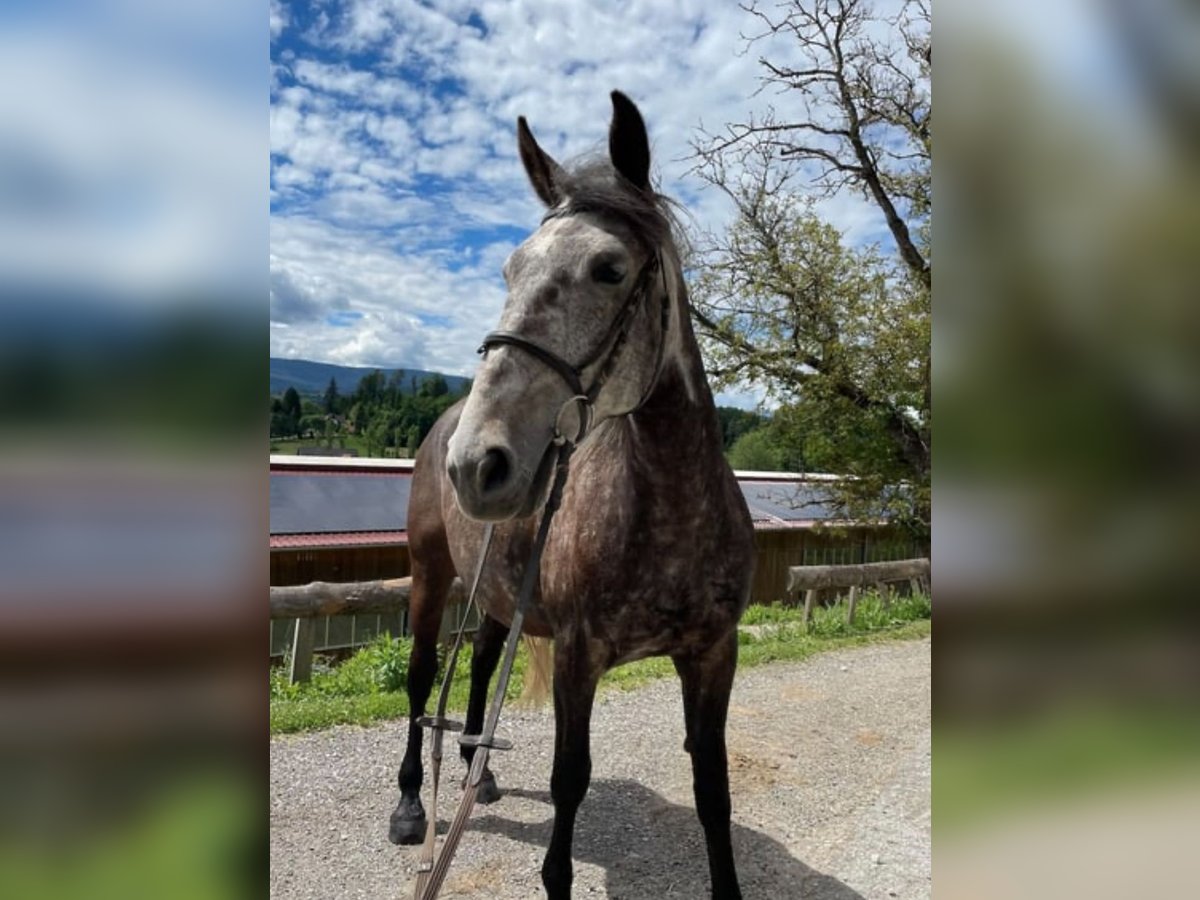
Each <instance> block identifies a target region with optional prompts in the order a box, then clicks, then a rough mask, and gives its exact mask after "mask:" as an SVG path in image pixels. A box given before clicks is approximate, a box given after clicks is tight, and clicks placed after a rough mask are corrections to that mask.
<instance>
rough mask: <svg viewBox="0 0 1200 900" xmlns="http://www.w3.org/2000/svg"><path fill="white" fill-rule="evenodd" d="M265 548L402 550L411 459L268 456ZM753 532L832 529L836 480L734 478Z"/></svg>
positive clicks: (769, 475) (777, 475)
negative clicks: (831, 490)
mask: <svg viewBox="0 0 1200 900" xmlns="http://www.w3.org/2000/svg"><path fill="white" fill-rule="evenodd" d="M270 465H271V479H270V480H271V525H270V529H271V549H272V550H285V549H301V548H310V549H312V548H318V547H354V546H359V547H361V546H379V545H387V544H403V543H407V539H408V535H407V526H408V519H407V512H408V496H409V488H410V487H411V484H412V460H394V459H336V458H317V457H303V458H297V457H294V456H272V457H271V464H270ZM735 474H736V475H737V477H738V484H739V485H740V486H741V488H742V494H743V496H744V497H745V498H746V505H747V506H748V507H749V509H750V516H751V518H753V520H754V526H755V528H758V529H760V530H768V531H774V530H783V529H790V528H811V527H813V526H815V525H818V524H833V523H834V521H835V519H836V510H835V509H834V507H833V504H832V503H831V502H830V500H829V492H828V491H829V483H830V481H833V480H836V479H837V477H838V476H831V475H817V476H812V475H806V476H801V475H795V474H789V473H781V472H737V473H735Z"/></svg>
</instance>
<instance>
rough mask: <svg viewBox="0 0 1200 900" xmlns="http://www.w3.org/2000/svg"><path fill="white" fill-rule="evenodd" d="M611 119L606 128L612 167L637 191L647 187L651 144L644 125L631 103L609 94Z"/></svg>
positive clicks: (616, 95)
mask: <svg viewBox="0 0 1200 900" xmlns="http://www.w3.org/2000/svg"><path fill="white" fill-rule="evenodd" d="M612 104H613V117H612V125H610V126H609V128H608V155H609V157H611V159H612V164H613V167H614V168H615V169H616V170H617V171H618V172H620V173H621V174H622V175H624V176H625V178H627V179H628V180H629V182H630V183H631V184H633V186H634V187H636V188H637V189H638V190H641V191H644V190H648V189H649V187H650V142H649V140H648V139H647V137H646V123H645V122H643V121H642V114H641V113H640V112H638V108H637V107H636V106H634V105H633V101H632V100H630V99H629V98H628V97H626V96H625V95H624V94H622V93H621V92H620V91H613V92H612Z"/></svg>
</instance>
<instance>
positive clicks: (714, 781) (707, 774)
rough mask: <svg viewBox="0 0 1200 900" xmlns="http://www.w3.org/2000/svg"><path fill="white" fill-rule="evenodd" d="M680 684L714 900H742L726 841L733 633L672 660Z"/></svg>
mask: <svg viewBox="0 0 1200 900" xmlns="http://www.w3.org/2000/svg"><path fill="white" fill-rule="evenodd" d="M674 662H675V669H676V671H677V672H679V678H680V680H681V681H682V682H683V710H684V717H685V719H686V725H687V744H686V749H687V751H688V753H690V754H691V756H692V789H693V793H694V796H695V798H696V812H697V814H698V815H699V817H700V824H701V825H702V826H703V827H704V840H705V843H706V844H707V847H708V871H709V875H710V876H711V878H712V896H713V900H741V896H742V892H741V889H740V888H739V887H738V880H737V871H736V870H735V868H734V864H733V845H732V841H731V840H730V834H729V829H730V824H729V819H730V812H731V809H730V802H729V760H728V756H727V755H726V751H725V720H726V718H727V716H728V712H729V694H730V691H731V690H732V689H733V673H734V670H735V669H736V668H737V633H736V632H734V633H732V634H730V635H729V636H728V638H725V639H722V640H721V641H719V642H718V643H717V644H715V645H714V646H712V647H711V648H709V649H708V650H707V651H705V652H704V653H699V654H696V655H693V656H684V657H675V659H674Z"/></svg>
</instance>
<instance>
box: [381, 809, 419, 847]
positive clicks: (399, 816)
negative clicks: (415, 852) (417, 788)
mask: <svg viewBox="0 0 1200 900" xmlns="http://www.w3.org/2000/svg"><path fill="white" fill-rule="evenodd" d="M388 840H389V841H391V842H392V843H393V844H419V843H421V842H422V841H423V840H425V809H424V807H422V806H421V801H420V800H417V801H415V802H413V803H408V802H406V801H405V800H404V799H403V798H402V799H401V800H400V804H399V805H398V806H397V807H396V809H395V810H394V811H393V812H392V818H391V821H390V822H389V823H388Z"/></svg>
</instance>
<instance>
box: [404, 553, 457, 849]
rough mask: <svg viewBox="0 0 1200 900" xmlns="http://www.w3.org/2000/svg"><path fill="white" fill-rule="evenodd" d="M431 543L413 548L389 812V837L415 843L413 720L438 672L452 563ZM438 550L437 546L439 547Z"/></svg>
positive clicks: (418, 824)
mask: <svg viewBox="0 0 1200 900" xmlns="http://www.w3.org/2000/svg"><path fill="white" fill-rule="evenodd" d="M440 543H441V544H442V546H441V547H438V546H436V544H435V546H433V547H430V548H427V549H426V550H425V552H422V553H417V552H416V548H415V547H414V548H412V549H413V553H412V592H411V594H410V595H409V616H408V621H409V628H410V630H411V631H412V654H411V655H410V656H409V658H408V685H407V687H408V710H409V712H408V746H407V748H406V750H405V752H404V761H403V762H402V763H401V764H400V774H399V779H398V780H399V782H400V802H399V803H398V804H397V806H396V809H395V810H394V811H393V812H392V818H391V822H390V825H389V828H388V839H389V840H391V842H392V843H393V844H418V843H420V842H421V841H422V840H423V839H424V837H425V824H426V823H425V807H424V806H422V805H421V782H422V780H423V779H424V777H425V771H424V768H423V767H422V765H421V743H422V732H423V729H422V728H421V727H420V726H419V725H417V723H416V720H417V719H418V718H419V717H421V716H423V715H425V704H426V703H427V702H428V701H429V693H430V691H431V689H432V688H433V680H434V678H435V677H436V676H437V669H438V659H437V638H438V631H439V629H440V628H441V625H442V612H443V610H444V609H445V606H446V596H447V595H448V594H449V592H450V583H451V582H452V581H453V580H454V567H453V564H452V563H451V561H450V551H449V549H448V548H446V547H445V538H444V537H443V538H442V540H441V542H440ZM439 551H441V552H439Z"/></svg>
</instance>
